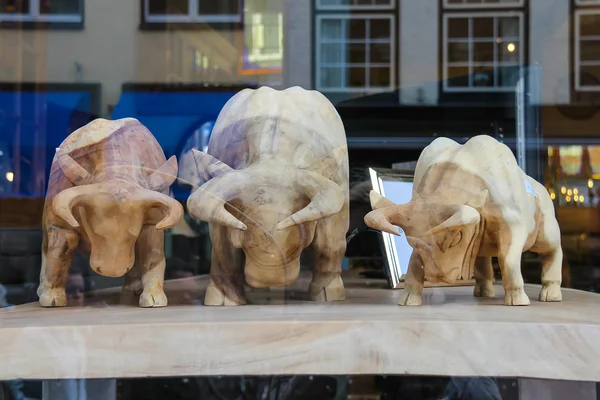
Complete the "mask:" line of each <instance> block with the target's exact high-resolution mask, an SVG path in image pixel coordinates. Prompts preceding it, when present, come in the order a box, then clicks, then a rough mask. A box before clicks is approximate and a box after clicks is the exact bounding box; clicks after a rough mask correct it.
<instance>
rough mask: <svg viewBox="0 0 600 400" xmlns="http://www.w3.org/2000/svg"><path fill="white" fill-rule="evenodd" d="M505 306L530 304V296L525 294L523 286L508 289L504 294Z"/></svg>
mask: <svg viewBox="0 0 600 400" xmlns="http://www.w3.org/2000/svg"><path fill="white" fill-rule="evenodd" d="M504 305H505V306H528V305H529V297H527V295H526V294H525V291H524V290H523V288H520V289H511V290H506V294H505V295H504Z"/></svg>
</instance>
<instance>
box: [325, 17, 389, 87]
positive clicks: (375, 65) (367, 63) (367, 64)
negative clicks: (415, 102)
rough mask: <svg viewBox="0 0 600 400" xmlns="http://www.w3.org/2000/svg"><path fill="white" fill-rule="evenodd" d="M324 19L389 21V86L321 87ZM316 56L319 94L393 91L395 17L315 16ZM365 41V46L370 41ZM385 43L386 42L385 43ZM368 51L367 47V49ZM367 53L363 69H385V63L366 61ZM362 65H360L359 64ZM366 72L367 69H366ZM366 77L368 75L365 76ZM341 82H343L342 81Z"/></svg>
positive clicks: (345, 65)
mask: <svg viewBox="0 0 600 400" xmlns="http://www.w3.org/2000/svg"><path fill="white" fill-rule="evenodd" d="M326 19H331V20H350V19H388V20H390V41H389V43H390V63H389V68H390V84H389V86H379V87H352V88H350V87H338V88H336V87H322V86H321V68H323V66H322V65H321V45H322V44H323V43H327V42H323V41H322V40H321V22H322V21H323V20H326ZM315 38H316V42H317V43H316V46H315V47H316V54H315V61H316V64H315V65H316V68H315V86H316V88H317V90H318V91H320V92H324V93H327V92H335V93H381V92H387V91H389V90H394V89H395V85H396V83H395V76H396V17H395V16H394V15H392V14H322V15H317V26H316V36H315ZM365 39H366V44H368V43H370V41H369V40H368V39H367V38H365ZM386 43H387V42H386ZM367 49H368V47H367ZM369 55H370V54H369V52H368V50H367V61H366V63H365V64H364V66H365V68H370V67H371V66H373V67H377V66H385V67H387V66H388V65H387V63H386V64H385V65H384V64H381V65H379V64H371V63H370V62H369V61H368V57H369ZM350 65H351V64H347V63H342V64H340V65H332V66H331V67H332V68H335V67H339V68H341V69H343V68H344V67H346V68H347V67H348V66H350ZM361 65H362V64H361ZM367 71H368V69H367ZM367 77H368V74H367ZM342 82H343V80H342Z"/></svg>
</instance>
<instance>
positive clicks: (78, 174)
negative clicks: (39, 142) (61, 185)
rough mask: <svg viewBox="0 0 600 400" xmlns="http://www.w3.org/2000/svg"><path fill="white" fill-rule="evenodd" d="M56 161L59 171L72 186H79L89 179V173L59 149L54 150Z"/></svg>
mask: <svg viewBox="0 0 600 400" xmlns="http://www.w3.org/2000/svg"><path fill="white" fill-rule="evenodd" d="M56 160H57V161H58V165H59V166H60V169H61V170H62V171H63V173H64V174H65V176H66V177H67V179H68V180H69V181H71V183H72V184H73V185H75V186H78V185H81V184H83V183H85V182H86V181H87V179H88V178H89V177H90V173H89V172H88V171H86V169H85V168H83V167H82V166H81V165H79V163H78V162H77V161H75V160H73V158H72V157H71V156H70V155H69V154H68V153H67V152H66V151H64V150H63V149H61V148H60V147H57V148H56Z"/></svg>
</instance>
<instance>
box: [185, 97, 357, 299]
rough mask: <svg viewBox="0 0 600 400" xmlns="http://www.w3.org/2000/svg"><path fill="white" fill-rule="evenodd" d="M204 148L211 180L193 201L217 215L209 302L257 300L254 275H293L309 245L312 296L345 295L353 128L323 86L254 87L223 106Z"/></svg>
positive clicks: (260, 279)
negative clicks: (249, 295) (248, 293)
mask: <svg viewBox="0 0 600 400" xmlns="http://www.w3.org/2000/svg"><path fill="white" fill-rule="evenodd" d="M194 154H195V158H196V162H197V165H198V169H199V172H200V175H201V177H202V179H203V180H204V181H205V182H206V183H205V184H204V185H202V186H201V187H200V188H198V189H197V190H196V191H195V192H194V193H193V194H192V195H191V196H190V197H189V199H188V202H187V206H188V210H189V212H190V214H191V215H193V216H194V217H195V218H198V219H200V220H203V221H206V222H208V223H209V224H210V225H209V226H210V236H211V240H212V246H213V250H212V264H211V271H210V278H211V280H210V283H209V286H208V288H207V291H206V295H205V298H204V304H205V305H240V304H247V299H246V297H245V293H244V284H248V285H249V286H251V287H254V288H261V287H276V286H280V287H281V286H288V285H290V284H292V283H293V282H294V281H295V280H296V278H297V277H298V274H299V272H300V254H301V253H302V251H303V250H304V249H305V248H307V247H308V246H310V247H311V249H312V250H313V251H314V253H313V254H314V259H313V262H312V271H313V279H312V281H311V283H310V286H309V295H310V297H311V298H312V299H313V300H320V301H333V300H342V299H344V297H345V295H344V286H343V283H342V279H341V277H340V274H341V264H342V259H343V257H344V253H345V250H346V240H345V235H346V232H347V230H348V224H349V206H348V202H349V190H348V186H349V184H348V154H347V148H346V134H345V131H344V126H343V124H342V121H341V119H340V118H339V116H338V114H337V112H336V110H335V108H334V107H333V105H332V104H331V103H330V102H329V101H328V100H327V99H326V98H325V97H324V96H323V95H322V94H321V93H319V92H316V91H309V90H304V89H302V88H299V87H293V88H289V89H286V90H283V91H278V90H274V89H272V88H269V87H261V88H260V89H257V90H251V89H244V90H242V91H241V92H239V93H237V94H236V95H235V96H233V97H232V98H231V99H230V100H229V101H228V103H227V104H226V105H225V106H224V108H223V109H222V111H221V113H220V114H219V116H218V118H217V121H216V123H215V126H214V129H213V132H212V135H211V138H210V142H209V145H208V151H207V153H202V152H199V151H194Z"/></svg>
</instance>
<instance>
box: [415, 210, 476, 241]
mask: <svg viewBox="0 0 600 400" xmlns="http://www.w3.org/2000/svg"><path fill="white" fill-rule="evenodd" d="M479 221H481V214H479V211H477V210H476V209H474V208H473V207H471V206H468V205H462V206H459V207H458V209H457V210H456V211H455V212H454V213H453V214H452V216H450V218H448V219H447V220H445V221H444V222H442V223H441V224H439V225H438V226H436V227H433V228H431V229H430V230H429V231H428V232H427V233H426V234H425V235H435V234H436V233H440V232H442V231H445V230H449V229H460V228H462V227H465V226H467V225H473V224H478V223H479Z"/></svg>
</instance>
